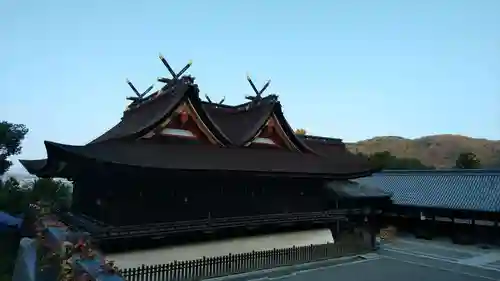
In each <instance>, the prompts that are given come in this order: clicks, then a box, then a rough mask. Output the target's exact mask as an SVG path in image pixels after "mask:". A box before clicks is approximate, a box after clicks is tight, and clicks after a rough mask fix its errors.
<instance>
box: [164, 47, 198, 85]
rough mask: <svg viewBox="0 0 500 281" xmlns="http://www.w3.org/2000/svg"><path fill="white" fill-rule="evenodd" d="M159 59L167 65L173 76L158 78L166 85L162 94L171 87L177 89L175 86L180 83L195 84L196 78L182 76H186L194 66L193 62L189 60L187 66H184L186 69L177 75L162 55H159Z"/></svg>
mask: <svg viewBox="0 0 500 281" xmlns="http://www.w3.org/2000/svg"><path fill="white" fill-rule="evenodd" d="M158 57H159V58H160V60H161V62H162V63H163V65H165V67H166V68H167V70H168V72H169V73H170V75H171V76H172V78H166V77H158V79H157V80H158V82H162V83H165V84H166V85H165V86H164V87H163V88H162V89H161V90H160V94H161V93H162V92H163V90H166V89H168V88H170V87H175V85H176V84H177V82H178V81H180V82H182V83H185V84H194V79H195V78H194V77H192V76H191V75H187V76H182V74H184V73H185V72H186V71H187V70H188V69H189V68H190V67H191V65H192V64H193V62H192V61H191V60H189V62H188V63H187V64H186V66H184V68H182V69H181V70H180V71H179V72H177V73H176V72H175V71H174V70H173V69H172V67H171V66H170V64H169V63H168V62H167V60H166V59H165V57H164V56H163V55H162V54H159V55H158Z"/></svg>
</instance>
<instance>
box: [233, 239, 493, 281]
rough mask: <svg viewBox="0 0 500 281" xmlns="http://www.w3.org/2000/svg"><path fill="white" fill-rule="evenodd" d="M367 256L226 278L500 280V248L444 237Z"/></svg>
mask: <svg viewBox="0 0 500 281" xmlns="http://www.w3.org/2000/svg"><path fill="white" fill-rule="evenodd" d="M365 258H366V259H365V260H358V261H350V262H344V263H341V264H336V265H330V266H322V267H317V268H312V269H311V268H309V269H304V270H300V269H298V270H296V271H294V272H292V273H290V271H288V272H283V273H281V274H280V273H278V272H269V273H262V272H261V273H259V274H250V275H247V276H239V277H229V278H225V279H226V280H227V281H229V280H231V279H235V280H233V281H247V280H253V281H261V280H262V281H265V280H281V281H308V280H314V281H330V280H333V279H335V280H342V281H350V280H353V281H354V280H356V281H388V280H393V281H398V280H404V281H423V280H429V281H490V280H500V249H489V250H484V249H480V248H478V247H476V246H459V245H454V244H451V243H448V242H443V241H425V240H417V239H399V240H398V241H395V242H394V243H391V244H389V245H384V246H383V247H382V249H380V250H379V251H378V253H376V254H369V255H367V256H365Z"/></svg>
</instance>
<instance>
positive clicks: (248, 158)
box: [21, 77, 376, 179]
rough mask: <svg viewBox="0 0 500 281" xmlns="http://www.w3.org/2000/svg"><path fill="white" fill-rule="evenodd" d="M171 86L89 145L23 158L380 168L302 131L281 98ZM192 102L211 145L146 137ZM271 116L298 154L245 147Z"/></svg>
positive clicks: (259, 168) (342, 171)
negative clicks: (225, 97) (240, 100)
mask: <svg viewBox="0 0 500 281" xmlns="http://www.w3.org/2000/svg"><path fill="white" fill-rule="evenodd" d="M167 85H168V87H167V86H165V87H163V88H162V89H161V90H160V91H157V92H156V93H154V94H152V95H151V96H149V97H146V98H144V99H142V100H141V101H139V102H136V103H134V105H133V106H132V107H131V108H130V109H128V110H126V111H125V112H124V114H123V117H122V119H121V120H120V122H119V123H118V124H117V125H115V126H114V127H112V128H111V129H110V130H108V131H107V132H105V133H104V134H103V135H101V136H99V137H98V138H96V139H95V140H93V141H92V142H90V143H89V144H87V145H84V146H71V145H64V144H57V143H52V142H46V148H47V154H48V159H40V160H23V161H21V163H22V164H23V165H24V166H25V167H26V169H27V170H28V171H29V172H30V173H33V174H37V175H40V176H54V175H55V174H57V175H59V176H64V177H66V176H67V173H71V170H70V169H69V168H65V167H63V166H65V165H62V164H63V162H64V164H67V163H66V161H65V160H61V159H62V158H61V159H58V157H65V156H68V155H72V156H73V157H74V156H76V157H77V158H78V157H80V158H87V159H94V160H99V161H103V162H109V163H119V164H124V165H130V166H144V167H155V168H162V169H187V170H206V169H208V170H239V171H252V172H275V173H287V174H293V173H296V174H310V175H316V176H323V177H329V176H334V177H338V178H346V179H348V178H356V177H360V176H366V175H369V174H371V173H372V172H373V171H374V170H376V169H374V168H373V167H372V166H371V165H370V164H369V163H368V161H367V159H364V158H359V157H357V156H355V155H353V154H351V153H349V152H348V151H347V150H346V149H345V146H343V144H342V143H341V142H340V145H339V144H334V145H331V143H321V142H320V141H318V138H314V139H308V138H304V137H299V136H297V135H296V134H295V133H294V131H293V129H292V128H291V126H290V124H288V122H287V120H286V118H285V117H284V115H283V112H282V108H281V104H280V103H279V101H278V100H277V96H275V95H269V96H267V97H261V96H260V94H259V96H258V98H253V99H252V101H251V102H248V103H244V104H241V105H236V106H225V105H219V104H214V103H207V102H202V101H201V99H200V97H199V89H198V86H197V85H196V84H194V78H192V77H185V79H184V78H183V77H181V78H179V79H177V80H175V81H174V80H172V81H171V84H167ZM185 106H186V108H189V111H190V112H193V114H192V116H194V117H195V119H196V120H197V122H198V123H197V124H199V126H200V127H203V132H204V133H206V134H207V135H210V140H211V141H210V142H211V143H212V145H211V146H205V145H202V144H193V145H189V144H184V145H174V144H171V143H169V144H158V143H156V144H155V143H152V142H146V141H143V140H142V139H141V138H142V137H145V136H146V135H148V134H155V131H157V129H158V128H159V127H161V126H160V125H164V124H166V123H168V122H169V120H170V119H169V118H171V117H173V116H174V115H173V114H174V113H175V112H176V110H182V109H183V108H184V107H185ZM182 112H183V111H182ZM175 114H179V113H175ZM271 120H273V122H272V123H273V126H276V127H279V128H278V131H279V134H280V138H281V139H285V138H286V142H287V144H288V145H287V146H288V147H289V148H292V150H294V151H287V150H286V149H282V150H281V149H277V150H278V151H270V150H268V149H261V148H256V147H255V148H242V147H243V146H247V145H249V144H250V142H252V141H253V140H254V139H255V138H257V137H258V136H259V134H260V132H261V131H262V129H263V128H264V127H265V126H268V124H269V123H268V122H269V121H271ZM270 128H271V127H270ZM167 138H170V139H172V138H176V137H171V136H169V137H167ZM214 144H215V145H214ZM325 145H326V146H325ZM313 147H314V148H313ZM221 148H225V149H221ZM51 151H52V153H51ZM297 152H304V153H297ZM51 157H52V158H51ZM74 159H75V158H73V160H72V161H74ZM172 159H175V161H172ZM61 165H62V166H61ZM68 166H71V165H68ZM302 166H303V167H302Z"/></svg>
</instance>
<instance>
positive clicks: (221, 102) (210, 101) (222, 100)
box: [205, 94, 226, 105]
mask: <svg viewBox="0 0 500 281" xmlns="http://www.w3.org/2000/svg"><path fill="white" fill-rule="evenodd" d="M205 98H206V99H207V101H208V102H209V103H213V104H218V105H222V104H223V103H224V101H225V100H226V97H225V96H224V97H223V98H222V99H221V100H220V101H219V102H217V103H215V102H212V100H211V99H210V97H209V96H208V94H205Z"/></svg>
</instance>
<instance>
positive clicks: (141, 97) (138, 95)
mask: <svg viewBox="0 0 500 281" xmlns="http://www.w3.org/2000/svg"><path fill="white" fill-rule="evenodd" d="M126 81H127V84H128V85H129V87H130V88H131V89H132V91H134V93H135V95H136V97H127V100H129V101H132V103H135V104H138V103H141V102H143V101H145V100H146V99H147V97H146V95H147V94H148V93H149V92H150V91H151V90H152V89H153V87H154V84H153V85H151V86H149V88H147V89H146V90H145V91H144V92H142V94H141V93H139V91H138V90H137V88H136V87H135V86H134V84H132V82H130V80H128V79H127V80H126Z"/></svg>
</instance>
